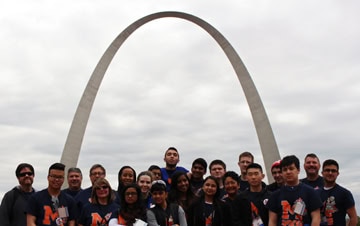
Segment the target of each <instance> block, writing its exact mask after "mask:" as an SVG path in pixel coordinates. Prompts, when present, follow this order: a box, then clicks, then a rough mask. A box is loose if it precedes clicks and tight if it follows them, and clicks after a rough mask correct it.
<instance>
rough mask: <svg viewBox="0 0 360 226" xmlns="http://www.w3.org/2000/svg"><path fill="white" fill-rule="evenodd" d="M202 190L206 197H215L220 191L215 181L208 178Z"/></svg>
mask: <svg viewBox="0 0 360 226" xmlns="http://www.w3.org/2000/svg"><path fill="white" fill-rule="evenodd" d="M202 190H203V192H204V194H205V197H206V196H207V197H214V196H215V194H216V192H217V190H218V186H217V183H216V181H215V180H213V179H212V178H208V179H207V180H205V181H204V184H203V186H202Z"/></svg>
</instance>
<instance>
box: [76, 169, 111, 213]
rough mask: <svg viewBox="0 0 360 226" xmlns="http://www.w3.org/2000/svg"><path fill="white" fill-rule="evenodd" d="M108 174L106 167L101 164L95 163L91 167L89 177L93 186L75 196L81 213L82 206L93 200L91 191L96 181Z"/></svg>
mask: <svg viewBox="0 0 360 226" xmlns="http://www.w3.org/2000/svg"><path fill="white" fill-rule="evenodd" d="M105 176H106V170H105V168H104V167H103V166H102V165H100V164H94V165H93V166H92V167H91V168H90V172H89V177H90V181H91V186H90V187H88V188H86V189H84V190H82V191H80V192H79V193H78V194H77V195H76V196H75V201H76V204H77V206H78V209H79V212H80V213H81V210H82V207H83V206H84V205H86V204H87V203H90V202H91V192H92V190H93V186H94V183H95V181H96V180H97V179H99V178H105Z"/></svg>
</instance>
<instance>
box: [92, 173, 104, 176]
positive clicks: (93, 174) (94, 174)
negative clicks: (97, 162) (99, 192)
mask: <svg viewBox="0 0 360 226" xmlns="http://www.w3.org/2000/svg"><path fill="white" fill-rule="evenodd" d="M97 175H99V176H102V175H105V173H104V172H93V173H90V176H97Z"/></svg>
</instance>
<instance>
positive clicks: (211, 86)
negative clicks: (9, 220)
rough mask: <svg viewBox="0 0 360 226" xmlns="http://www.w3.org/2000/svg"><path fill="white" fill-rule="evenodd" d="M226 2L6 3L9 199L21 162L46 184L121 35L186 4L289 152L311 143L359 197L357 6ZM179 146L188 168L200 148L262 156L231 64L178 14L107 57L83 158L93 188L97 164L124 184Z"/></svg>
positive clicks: (3, 186) (4, 146)
mask: <svg viewBox="0 0 360 226" xmlns="http://www.w3.org/2000/svg"><path fill="white" fill-rule="evenodd" d="M228 2H229V3H224V1H217V0H216V1H215V0H197V1H169V0H156V1H151V0H146V1H145V0H142V1H140V0H139V1H137V0H129V1H127V0H126V1H125V0H121V1H119V0H113V1H87V0H86V1H85V0H83V1H67V0H65V1H64V0H62V1H48V0H43V1H31V3H30V2H28V1H25V0H24V1H6V2H5V1H3V2H1V3H0V27H1V32H0V52H1V54H0V62H1V66H0V75H1V76H0V84H1V89H0V95H1V101H0V112H1V115H2V117H1V118H0V131H1V132H0V139H1V142H0V153H1V156H2V157H1V164H0V170H1V172H2V179H1V183H0V198H1V197H2V196H3V194H4V193H5V192H6V191H8V190H10V189H11V188H12V187H13V186H15V185H16V184H17V180H16V178H15V174H14V171H15V168H16V166H17V165H18V164H19V163H20V162H29V163H31V164H33V165H34V167H35V171H36V177H35V182H34V186H35V187H36V188H38V189H42V188H45V187H46V186H47V182H46V174H47V170H48V167H49V166H50V165H51V164H52V163H54V162H58V161H60V157H61V153H62V150H63V147H64V144H65V140H66V137H67V134H68V131H69V129H70V125H71V122H72V119H73V116H74V113H75V110H76V108H77V105H78V103H79V101H80V98H81V95H82V92H83V91H84V88H85V86H86V84H87V82H88V80H89V78H90V75H91V73H92V71H93V70H94V68H95V66H96V64H97V62H98V61H99V59H100V58H101V56H102V54H103V53H104V52H105V50H106V48H107V47H108V46H109V45H110V43H111V42H112V41H113V40H114V39H115V37H116V36H117V35H118V34H119V33H120V32H121V31H122V30H124V29H125V28H126V27H127V26H128V25H130V24H131V23H133V22H134V21H136V20H138V19H140V18H141V17H144V16H146V15H149V14H152V13H155V12H160V11H181V12H186V13H190V14H193V15H195V16H197V17H200V18H202V19H204V20H205V21H207V22H208V23H210V24H212V25H213V26H214V27H215V28H216V29H217V30H219V31H220V32H221V33H222V34H223V35H224V36H225V37H226V38H227V39H228V41H229V42H230V43H231V44H232V45H233V47H234V48H235V50H236V51H237V53H238V54H239V56H240V58H241V59H242V60H243V62H244V64H245V66H246V67H247V69H248V71H249V73H250V75H251V76H252V79H253V81H254V83H255V85H256V87H257V89H258V92H259V94H260V96H261V98H262V101H263V104H264V106H265V109H266V111H267V114H268V117H269V120H270V123H271V125H272V128H273V131H274V135H275V138H276V140H277V144H278V147H279V151H280V155H281V156H282V157H283V156H285V155H289V154H295V155H297V156H298V157H299V158H300V160H301V163H303V159H304V156H305V155H306V154H307V153H311V152H313V153H316V154H317V155H318V156H319V157H320V160H321V162H322V161H324V160H325V159H329V158H334V159H336V160H338V162H339V164H340V176H339V178H338V182H339V183H340V184H341V185H343V186H345V187H346V188H348V189H350V190H351V191H352V192H353V194H354V196H355V199H356V202H357V204H358V202H359V199H360V182H359V180H358V178H359V172H358V169H359V166H358V160H359V158H360V153H359V147H360V139H359V135H358V134H359V132H358V130H359V127H360V119H359V112H360V102H359V99H360V76H359V75H360V64H359V62H360V44H359V40H360V29H359V25H358V22H359V21H360V14H359V9H360V2H358V1H355V0H353V1H331V0H319V1H308V0H305V1H287V0H282V1H280V0H279V1H258V0H253V1H242V0H238V1H228ZM270 2H271V4H270ZM169 146H175V147H176V148H178V150H179V152H180V164H179V165H182V166H184V167H186V168H190V167H191V163H192V161H193V160H194V159H195V158H197V157H203V158H205V159H206V160H207V161H208V162H211V161H212V160H214V159H222V160H223V161H224V162H225V163H226V164H227V169H228V170H234V171H236V172H239V168H238V166H237V159H238V155H239V154H240V153H241V152H243V151H250V152H252V153H253V154H254V155H255V160H256V162H259V163H260V164H262V165H263V159H262V156H261V151H260V147H259V143H258V140H257V135H256V132H255V129H254V125H253V122H252V118H251V115H250V111H249V108H248V105H247V102H246V99H245V97H244V94H243V91H242V89H241V86H240V83H239V81H238V79H237V77H236V74H235V72H234V71H233V69H232V67H231V64H230V63H229V61H228V60H227V58H226V56H225V54H224V53H223V52H222V50H221V48H220V47H219V46H218V45H217V44H216V42H215V41H214V40H213V39H212V38H211V37H210V35H208V34H207V33H206V32H205V31H203V30H202V29H201V28H200V27H198V26H197V25H195V24H192V23H191V22H189V21H185V20H182V19H178V18H162V19H159V20H155V21H151V22H150V23H147V24H145V25H144V26H142V27H141V28H139V29H138V30H137V31H135V32H134V33H133V34H132V35H131V36H130V37H129V38H128V40H127V41H126V42H125V43H124V45H123V46H122V47H121V48H120V50H119V52H118V53H117V55H116V56H115V58H114V60H113V62H112V63H111V65H110V67H109V69H108V71H107V73H106V74H105V77H104V80H103V82H102V84H101V86H100V90H99V92H98V95H97V98H96V101H95V104H94V107H93V110H92V113H91V116H90V120H89V123H88V127H87V130H86V133H85V138H84V141H83V146H82V150H81V153H80V157H79V162H78V166H79V167H80V168H81V169H82V170H83V173H84V182H83V187H88V186H89V185H90V182H89V179H88V171H89V168H90V167H91V165H93V164H94V163H101V164H103V165H104V166H105V167H106V169H107V177H108V178H109V180H110V182H111V185H112V187H114V188H116V187H117V173H118V170H119V169H120V168H121V167H122V166H123V165H130V166H133V167H134V168H135V169H136V170H137V172H138V173H139V172H140V171H142V170H145V169H147V168H148V166H149V165H151V164H157V165H160V166H164V162H163V154H164V151H165V150H166V149H167V148H168V147H169ZM303 176H304V172H301V177H303ZM353 178H356V179H355V180H354V179H353ZM358 211H359V208H358Z"/></svg>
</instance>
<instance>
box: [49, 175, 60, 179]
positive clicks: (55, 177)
mask: <svg viewBox="0 0 360 226" xmlns="http://www.w3.org/2000/svg"><path fill="white" fill-rule="evenodd" d="M49 177H51V178H53V179H55V180H64V176H58V175H49Z"/></svg>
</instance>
